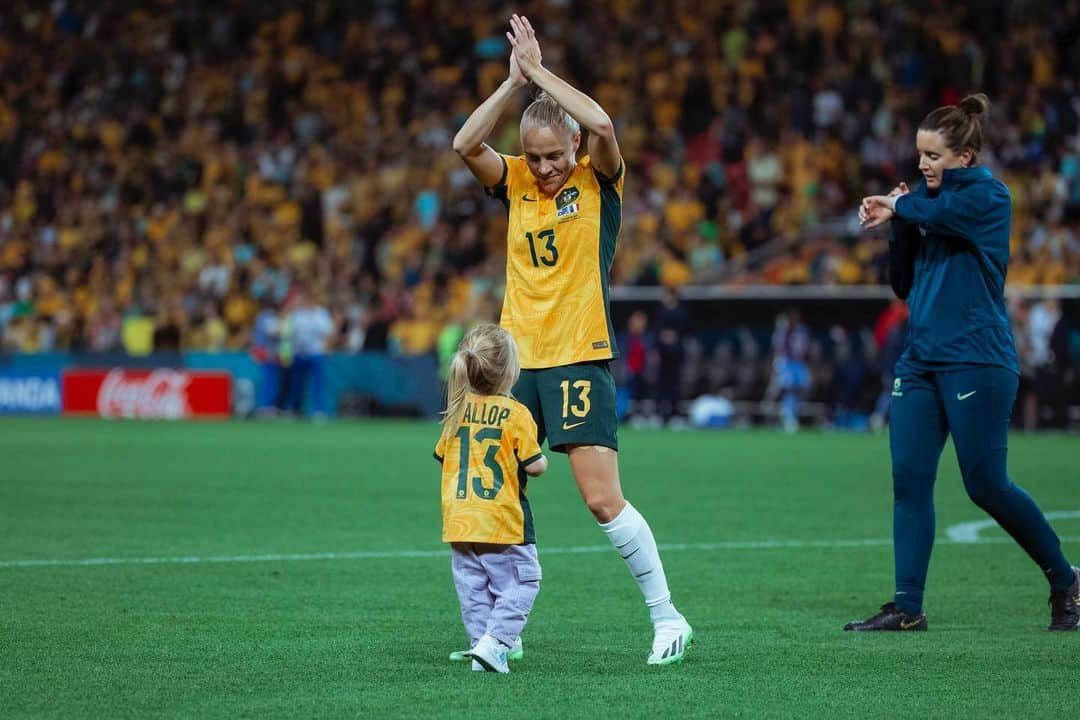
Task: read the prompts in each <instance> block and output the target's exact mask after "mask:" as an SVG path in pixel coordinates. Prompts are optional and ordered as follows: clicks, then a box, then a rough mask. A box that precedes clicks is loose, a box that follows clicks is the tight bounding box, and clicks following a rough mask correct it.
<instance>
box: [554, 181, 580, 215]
mask: <svg viewBox="0 0 1080 720" xmlns="http://www.w3.org/2000/svg"><path fill="white" fill-rule="evenodd" d="M580 197H581V191H580V190H578V189H577V188H576V187H568V188H564V189H563V190H561V191H560V192H559V194H558V195H556V196H555V210H556V214H557V215H558V217H561V218H562V217H567V216H569V215H573V214H574V213H576V212H577V211H578V210H580V209H581V207H580V205H579V204H578V199H579V198H580Z"/></svg>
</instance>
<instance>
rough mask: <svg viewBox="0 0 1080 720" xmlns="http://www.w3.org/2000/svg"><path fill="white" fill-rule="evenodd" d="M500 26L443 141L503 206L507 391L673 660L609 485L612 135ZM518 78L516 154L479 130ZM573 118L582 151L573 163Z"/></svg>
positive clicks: (645, 529)
mask: <svg viewBox="0 0 1080 720" xmlns="http://www.w3.org/2000/svg"><path fill="white" fill-rule="evenodd" d="M510 27H511V30H512V32H508V33H507V34H506V35H507V38H508V39H509V40H510V44H511V45H512V46H513V50H512V52H511V55H510V74H509V77H508V78H507V79H506V81H505V82H503V84H502V85H501V86H499V88H498V89H497V90H496V91H495V92H494V93H493V94H492V95H491V97H489V98H488V99H487V100H485V101H484V102H483V103H482V104H481V105H480V107H478V108H477V109H476V110H475V111H474V112H473V113H472V115H471V116H470V117H469V119H468V120H466V121H465V124H464V125H463V126H462V128H461V130H460V131H459V132H458V134H457V136H456V137H455V138H454V150H455V151H456V152H457V153H458V154H459V155H461V157H462V159H463V160H464V161H465V164H466V165H467V166H468V167H469V170H471V171H472V173H473V175H475V176H476V178H477V179H478V180H479V181H480V182H481V183H483V185H484V187H485V189H486V191H487V192H488V194H490V195H491V196H493V197H495V198H498V199H499V200H501V201H502V202H503V204H505V205H506V207H507V209H508V211H509V213H510V218H509V228H508V231H507V261H506V296H505V299H504V302H503V310H502V321H501V322H502V326H503V327H505V328H506V329H507V330H509V331H510V333H511V334H512V335H513V336H514V339H515V340H517V343H518V347H519V349H520V352H521V367H522V372H521V379H520V380H519V381H518V383H517V384H516V385H515V386H514V391H513V393H514V397H516V398H517V399H518V400H520V401H521V402H522V403H524V404H525V405H526V406H527V407H528V408H529V410H530V411H531V412H532V414H533V417H534V418H535V419H536V424H537V427H538V432H539V441H540V442H543V440H544V437H547V440H548V445H549V447H551V449H552V450H555V451H557V452H565V453H567V454H568V455H569V457H570V469H571V471H572V472H573V475H574V480H575V481H576V483H577V486H578V490H579V491H580V493H581V497H582V499H584V501H585V504H586V505H587V506H588V507H589V509H590V510H591V511H592V513H593V515H594V516H595V517H596V519H597V521H598V522H599V523H600V527H601V528H602V529H603V531H604V532H605V533H606V534H607V536H608V538H609V539H610V540H611V543H612V544H613V545H614V546H615V549H616V550H618V552H619V554H620V555H621V556H622V558H623V560H625V561H626V564H627V567H628V568H629V569H630V572H631V574H632V575H633V576H634V579H635V581H636V582H637V584H638V587H639V588H640V589H641V592H642V594H643V595H644V597H645V604H646V605H647V606H648V607H649V614H650V616H651V619H652V622H653V627H654V630H655V635H654V639H653V645H652V652H651V653H650V654H649V656H648V660H647V661H648V663H649V664H653V665H667V664H670V663H678V662H681V661H682V659H683V656H684V654H685V652H686V649H687V647H688V646H689V645H690V643H691V641H692V640H693V631H692V630H691V628H690V625H689V624H688V623H687V622H686V620H685V619H684V618H683V616H682V615H681V614H679V612H678V611H677V610H676V609H675V606H674V605H673V604H672V602H671V593H670V592H669V591H668V585H667V579H666V577H665V575H664V566H663V564H662V563H661V562H660V555H659V553H658V551H657V548H656V540H655V539H653V534H652V531H651V530H650V529H649V525H648V523H646V522H645V518H643V517H642V516H641V514H640V513H639V512H638V511H637V510H636V509H635V508H634V507H633V506H632V505H631V504H630V503H628V502H627V501H626V500H625V499H624V498H623V494H622V489H621V487H620V484H619V466H618V459H617V458H618V455H617V450H618V442H617V438H616V426H617V418H616V415H615V383H614V381H613V380H612V377H611V372H610V371H609V369H608V363H609V361H610V360H611V359H612V358H614V357H616V354H617V351H616V348H615V332H614V329H613V328H612V324H611V313H610V309H609V307H608V285H609V271H610V268H611V262H612V259H613V257H614V254H615V238H616V236H617V235H618V233H619V226H620V224H621V221H622V189H623V173H624V168H623V161H622V157H621V155H620V154H619V145H618V142H616V140H615V131H614V129H613V127H612V124H611V119H610V118H609V117H608V115H607V113H605V112H604V110H603V108H601V107H600V106H599V105H597V104H596V102H595V101H593V100H592V99H591V98H589V97H588V96H587V95H585V94H584V93H582V92H579V91H578V90H576V89H574V88H573V87H571V86H570V85H569V84H568V83H567V82H566V81H564V80H562V79H561V78H559V77H558V76H556V75H555V74H554V73H552V72H551V71H550V70H548V69H547V68H545V67H544V66H543V65H542V64H541V55H540V46H539V44H538V43H537V40H536V34H535V32H534V31H533V28H532V25H531V24H530V23H529V21H528V19H526V18H524V17H519V16H517V15H514V16H513V18H512V19H511V20H510ZM529 81H532V82H533V83H534V84H535V85H536V86H537V87H538V88H539V89H540V90H541V91H542V94H541V95H540V97H539V98H537V99H536V101H535V102H533V103H532V104H531V105H529V107H528V108H527V109H526V110H525V113H524V114H523V115H522V118H521V145H522V150H523V151H524V154H523V156H519V157H511V156H507V155H500V154H499V153H496V152H495V151H494V150H492V149H491V148H490V147H488V146H487V145H486V144H484V140H485V138H487V136H488V135H489V134H490V133H491V131H492V130H493V129H494V127H495V123H496V122H497V121H498V119H499V117H500V116H501V115H502V113H503V111H504V110H505V109H506V107H507V106H508V105H509V104H510V102H511V101H512V99H513V96H514V93H515V91H516V90H518V89H520V88H523V87H525V86H526V85H527V84H528V83H529ZM582 126H583V127H585V129H587V130H588V131H589V139H588V156H587V157H584V158H581V159H580V160H579V159H578V158H577V151H578V148H579V145H580V143H581V131H580V128H581V127H582Z"/></svg>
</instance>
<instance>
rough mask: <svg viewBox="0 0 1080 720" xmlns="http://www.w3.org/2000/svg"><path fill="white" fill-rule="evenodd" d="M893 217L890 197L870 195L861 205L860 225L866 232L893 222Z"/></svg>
mask: <svg viewBox="0 0 1080 720" xmlns="http://www.w3.org/2000/svg"><path fill="white" fill-rule="evenodd" d="M892 216H893V210H892V199H891V197H890V196H889V195H869V196H867V197H864V198H863V201H862V204H861V205H859V223H861V224H862V226H863V228H864V229H866V230H870V229H873V228H876V227H877V226H878V225H881V224H882V223H884V222H887V221H888V220H891V219H892Z"/></svg>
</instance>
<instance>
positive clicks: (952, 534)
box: [945, 510, 1080, 543]
mask: <svg viewBox="0 0 1080 720" xmlns="http://www.w3.org/2000/svg"><path fill="white" fill-rule="evenodd" d="M1044 515H1046V519H1047V520H1069V519H1071V518H1080V510H1059V511H1053V512H1048V513H1044ZM992 527H997V521H996V520H994V519H993V518H985V519H983V520H975V521H972V522H966V523H957V524H956V525H950V526H949V527H948V528H946V530H945V534H946V535H947V536H948V538H949V540H952V541H953V542H955V543H977V542H980V541H982V540H983V539H984V538H981V537H979V533H981V532H982V531H983V530H986V529H988V528H992Z"/></svg>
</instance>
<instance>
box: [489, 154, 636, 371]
mask: <svg viewBox="0 0 1080 720" xmlns="http://www.w3.org/2000/svg"><path fill="white" fill-rule="evenodd" d="M502 158H503V161H504V162H505V163H506V170H505V173H504V176H503V179H502V180H501V181H500V182H499V184H498V185H496V186H495V187H493V188H489V189H488V193H489V194H490V195H492V196H493V197H496V198H498V199H500V200H502V201H503V204H505V205H506V207H507V209H508V210H509V212H510V221H509V226H508V229H507V252H506V300H505V302H504V303H503V309H502V320H501V324H502V326H503V327H504V328H506V329H507V330H508V331H509V332H510V334H511V335H513V336H514V340H516V341H517V344H518V351H519V353H520V356H521V367H523V368H529V369H537V368H549V367H559V366H561V365H570V364H573V363H579V362H586V361H590V360H610V359H611V358H614V357H618V349H617V348H616V347H615V330H614V328H613V327H612V325H611V309H610V307H609V303H608V288H609V286H610V282H611V281H610V277H611V263H612V261H613V260H614V258H615V239H616V237H617V236H618V234H619V227H620V225H621V224H622V191H623V176H624V174H625V173H624V172H623V168H621V167H620V168H619V172H618V173H617V174H616V176H615V177H614V178H606V177H603V176H601V175H600V174H599V173H597V172H596V171H595V170H594V169H593V167H592V163H591V162H590V160H589V158H588V157H585V158H583V159H582V160H581V161H580V162H578V164H577V166H576V167H575V168H574V170H573V171H572V172H571V173H570V177H569V179H567V181H566V183H565V184H564V185H563V186H562V188H560V189H559V191H558V192H556V193H555V195H553V196H551V195H544V194H543V193H541V192H540V188H539V186H538V185H537V182H536V178H535V177H533V174H532V173H531V172H530V171H529V166H528V164H526V162H525V158H524V157H511V156H508V155H503V156H502Z"/></svg>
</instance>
